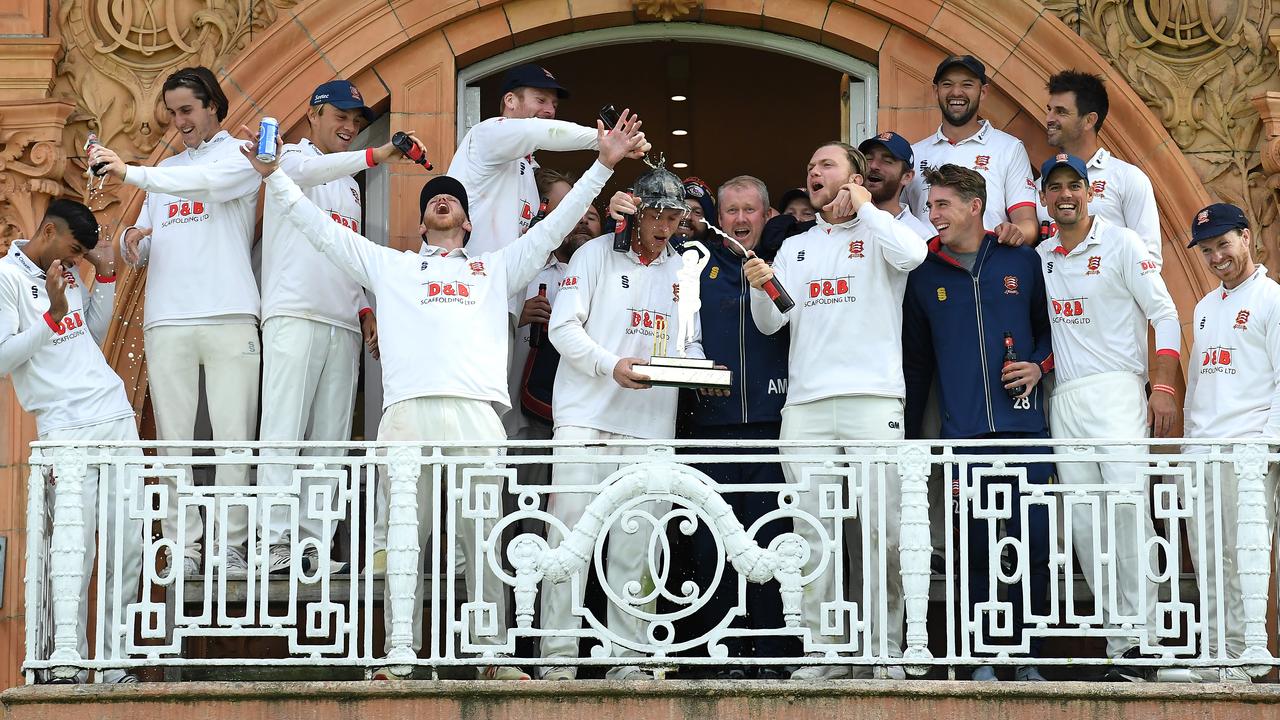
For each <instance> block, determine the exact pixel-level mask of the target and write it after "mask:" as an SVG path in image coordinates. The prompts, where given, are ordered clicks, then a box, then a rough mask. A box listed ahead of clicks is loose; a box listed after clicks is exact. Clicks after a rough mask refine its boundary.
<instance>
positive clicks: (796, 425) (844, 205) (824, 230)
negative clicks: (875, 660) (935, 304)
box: [746, 142, 928, 680]
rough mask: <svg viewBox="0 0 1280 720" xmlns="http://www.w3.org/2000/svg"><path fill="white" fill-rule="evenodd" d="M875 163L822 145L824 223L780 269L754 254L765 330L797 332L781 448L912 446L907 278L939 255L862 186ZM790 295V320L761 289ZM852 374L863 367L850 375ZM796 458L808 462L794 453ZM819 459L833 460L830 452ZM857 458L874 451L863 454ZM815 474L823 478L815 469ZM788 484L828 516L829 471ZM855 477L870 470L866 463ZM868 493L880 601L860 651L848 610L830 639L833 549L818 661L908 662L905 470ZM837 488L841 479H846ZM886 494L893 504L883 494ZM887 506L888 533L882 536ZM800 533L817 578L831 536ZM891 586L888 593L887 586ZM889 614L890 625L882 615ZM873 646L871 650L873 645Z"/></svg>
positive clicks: (800, 525) (813, 644) (808, 598)
mask: <svg viewBox="0 0 1280 720" xmlns="http://www.w3.org/2000/svg"><path fill="white" fill-rule="evenodd" d="M866 173H867V167H866V159H865V158H864V157H863V155H862V153H861V152H859V151H858V150H857V149H856V148H853V147H851V146H849V145H847V144H845V143H840V142H829V143H826V144H824V145H822V146H821V147H819V148H818V149H817V150H816V151H815V152H814V153H813V157H812V159H811V160H810V161H809V165H808V190H809V199H810V200H811V201H812V202H813V204H814V206H815V207H818V208H820V210H819V215H818V219H817V224H816V225H815V226H814V227H812V228H810V229H809V230H808V231H806V232H805V233H803V234H801V235H795V236H792V237H790V238H787V240H786V242H785V243H783V245H782V248H781V250H779V251H778V256H777V258H776V259H775V261H774V264H773V267H772V268H771V267H770V266H769V265H768V264H767V263H765V261H764V260H762V259H761V258H758V257H755V258H752V259H751V260H749V261H748V262H747V264H746V273H747V280H748V282H749V283H750V284H751V287H752V291H751V315H752V318H753V320H754V321H755V324H756V327H757V328H759V329H760V331H761V332H763V333H765V334H773V333H775V332H778V331H779V330H781V329H782V328H783V327H784V326H786V325H790V329H791V347H790V351H789V354H788V365H789V368H788V382H787V401H786V404H785V405H784V406H783V408H782V429H781V433H782V434H781V439H782V440H812V441H815V442H824V443H829V442H830V441H833V440H835V441H843V440H849V441H878V440H901V439H902V421H903V414H902V410H903V406H902V402H903V396H904V393H905V387H904V384H903V379H902V298H903V293H904V291H905V290H906V285H907V273H908V272H910V271H911V270H912V269H914V268H915V267H916V266H918V265H919V264H920V263H921V262H923V261H924V259H925V256H926V255H927V254H928V248H927V247H926V245H925V242H924V240H922V239H921V238H920V236H919V235H917V234H916V233H914V232H912V231H911V229H910V228H908V227H907V226H906V225H904V224H902V223H900V222H898V221H897V220H895V219H894V218H893V216H892V215H890V214H889V213H887V212H885V211H884V210H881V209H880V208H877V207H876V206H875V204H874V203H872V202H871V193H870V192H868V191H867V189H866V188H865V187H863V184H862V183H863V182H864V178H865V177H866ZM775 276H776V277H777V278H778V281H779V282H781V283H782V285H783V286H784V287H785V288H786V290H787V292H788V293H789V294H790V295H791V297H792V298H794V299H795V302H796V305H795V307H794V308H792V309H791V311H790V312H788V313H785V314H784V313H782V312H779V311H778V309H777V307H775V306H774V304H773V302H772V301H771V300H769V297H768V296H767V295H766V294H765V292H764V291H763V290H761V287H762V286H763V285H764V283H765V282H766V281H768V280H769V279H770V278H772V277H775ZM850 368H856V369H857V370H856V372H851V371H850ZM784 452H785V453H788V454H795V453H803V452H804V450H803V449H796V448H790V449H787V450H784ZM816 452H820V453H830V452H833V451H832V450H831V449H828V448H826V447H820V448H816ZM857 452H858V453H865V452H868V450H864V449H859V450H857ZM806 470H809V471H812V472H806ZM783 472H784V473H785V474H786V477H787V482H789V483H793V484H796V485H798V486H799V488H798V492H797V495H798V499H797V506H798V507H799V509H800V510H802V511H804V512H806V513H808V514H810V515H812V516H813V517H814V518H819V517H820V511H821V506H822V504H823V503H822V502H821V495H822V493H821V492H820V486H821V485H824V484H831V483H832V482H833V476H832V475H831V474H830V472H831V471H824V470H822V469H821V465H807V464H803V463H788V464H787V465H785V466H784V467H783ZM849 472H855V473H856V472H860V471H859V470H858V469H857V468H856V466H855V468H851V469H850V470H849ZM863 480H865V481H866V482H865V484H864V485H863V487H865V488H867V490H866V492H865V494H864V495H863V496H862V497H860V498H858V500H859V501H860V502H859V506H860V508H861V509H860V511H859V513H858V515H859V517H863V518H870V520H869V522H870V523H871V525H872V527H870V528H869V536H870V538H871V543H870V546H869V547H867V548H866V553H867V554H866V555H865V556H866V557H868V558H872V561H871V563H872V564H870V565H868V566H867V567H865V568H864V573H865V574H866V575H867V576H868V578H869V579H870V588H871V594H870V597H869V598H864V602H863V603H861V604H860V605H859V607H860V608H861V609H862V617H861V618H857V620H860V621H862V622H864V623H865V626H866V627H867V631H866V632H865V633H862V634H861V636H860V637H856V638H854V640H853V642H849V641H848V640H849V639H848V638H847V637H845V631H844V628H847V627H848V626H849V623H850V622H853V621H854V620H855V619H854V618H849V617H847V616H846V615H845V613H844V611H843V610H837V611H836V612H837V615H839V617H840V618H841V620H840V622H838V623H837V625H836V626H837V627H838V628H839V630H838V631H837V632H835V633H832V634H829V635H828V634H822V632H821V627H822V626H823V625H826V624H827V623H824V622H821V620H822V617H823V615H824V606H826V607H827V608H830V607H831V604H832V603H838V602H841V601H842V600H843V597H844V592H843V588H842V587H841V582H840V580H841V577H842V575H843V572H842V569H840V568H837V567H836V566H838V565H840V563H839V560H840V559H841V558H842V557H843V553H842V552H841V551H840V549H839V548H833V553H834V555H833V556H831V557H828V558H827V560H828V564H827V570H826V571H825V572H824V573H823V574H822V575H821V576H819V577H818V578H816V579H815V580H814V582H812V583H810V585H809V586H808V587H807V588H806V590H805V593H804V600H803V612H804V624H805V627H806V628H807V629H808V630H809V634H808V638H807V640H806V646H807V648H808V649H809V650H810V651H811V653H812V654H814V655H822V654H824V652H823V651H844V652H861V651H863V650H864V649H867V650H869V651H870V654H871V655H873V656H876V657H880V658H884V657H893V656H900V655H901V654H902V648H901V647H900V646H899V641H898V638H900V637H901V635H900V633H901V627H902V621H903V605H902V575H901V572H899V571H898V567H897V566H898V524H899V521H900V519H901V507H900V505H899V503H898V493H897V473H896V472H895V471H894V469H893V467H892V465H889V466H886V467H885V472H884V485H885V487H884V488H883V491H882V490H881V488H880V487H879V483H878V482H877V478H874V477H867V478H863ZM835 481H836V482H838V481H839V480H835ZM882 492H883V493H884V494H883V495H882V494H881V493H882ZM881 504H883V511H884V518H885V520H884V526H883V527H880V523H881V520H880V507H879V506H880V505H881ZM818 522H822V523H823V524H824V525H825V526H826V532H825V535H826V537H829V538H830V537H835V533H834V528H833V527H832V522H831V520H830V519H825V520H818ZM795 532H796V533H798V534H800V535H801V536H802V537H804V538H805V540H806V541H807V542H808V544H809V547H810V548H811V549H812V550H813V553H812V555H810V557H809V560H808V562H807V563H806V564H805V569H804V571H805V572H806V573H811V572H813V571H814V570H815V568H817V567H818V564H819V563H820V562H821V561H822V560H823V558H822V550H821V548H822V537H823V536H822V535H820V534H819V533H818V531H817V530H816V529H815V528H814V527H813V526H812V525H810V523H808V522H801V521H798V520H797V521H796V522H795ZM882 547H883V549H884V553H885V556H886V560H887V567H886V569H885V574H884V575H883V576H882V575H881V573H880V572H879V569H878V558H879V554H880V548H882ZM881 577H884V578H885V579H886V580H887V586H882V585H881V583H880V579H881ZM881 608H885V611H886V613H887V615H888V624H889V626H888V627H883V626H882V624H881V623H879V622H878V621H876V620H873V618H877V619H878V618H879V613H880V609H881ZM868 643H870V647H869V648H868V647H867V644H868ZM850 672H851V668H850V667H849V666H847V665H818V666H810V667H804V668H801V669H799V670H797V671H796V672H794V673H792V676H791V677H792V678H797V679H806V680H820V679H828V678H836V677H846V676H848V675H849V673H850ZM888 672H889V673H890V675H891V676H892V677H898V678H901V677H905V674H904V673H903V671H902V668H901V667H900V666H896V667H892V668H890V669H889V670H888Z"/></svg>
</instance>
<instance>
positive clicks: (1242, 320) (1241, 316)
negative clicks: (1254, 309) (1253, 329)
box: [1234, 310, 1249, 330]
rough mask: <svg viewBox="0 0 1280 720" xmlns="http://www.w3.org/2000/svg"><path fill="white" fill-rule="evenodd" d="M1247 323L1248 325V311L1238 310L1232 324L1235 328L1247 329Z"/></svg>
mask: <svg viewBox="0 0 1280 720" xmlns="http://www.w3.org/2000/svg"><path fill="white" fill-rule="evenodd" d="M1248 325H1249V311H1248V310H1241V311H1240V312H1238V313H1236V324H1235V326H1234V327H1235V329H1236V330H1248V329H1249V328H1248Z"/></svg>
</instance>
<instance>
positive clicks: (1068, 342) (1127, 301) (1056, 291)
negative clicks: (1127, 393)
mask: <svg viewBox="0 0 1280 720" xmlns="http://www.w3.org/2000/svg"><path fill="white" fill-rule="evenodd" d="M1036 252H1038V253H1040V262H1041V266H1042V267H1043V269H1044V290H1045V295H1046V297H1047V298H1048V301H1049V327H1050V331H1051V332H1052V336H1053V358H1054V371H1055V373H1056V374H1057V378H1058V382H1059V383H1064V382H1067V381H1070V380H1076V379H1079V378H1083V377H1089V376H1090V375H1096V374H1098V373H1105V372H1121V371H1123V372H1131V373H1133V374H1135V375H1139V376H1141V377H1142V378H1143V379H1144V380H1145V379H1146V377H1147V323H1148V322H1150V323H1151V325H1152V326H1153V327H1154V328H1155V331H1156V351H1157V352H1158V353H1159V352H1171V353H1173V354H1178V352H1179V348H1180V347H1181V339H1180V335H1181V331H1180V329H1179V327H1178V311H1177V309H1176V308H1175V307H1174V304H1173V299H1172V298H1171V297H1169V289H1168V288H1167V287H1165V284H1164V279H1163V278H1161V277H1160V264H1159V263H1157V262H1156V259H1155V258H1153V257H1151V253H1149V252H1147V248H1146V245H1144V244H1143V243H1142V239H1141V238H1139V237H1138V235H1137V233H1135V232H1134V231H1132V230H1130V229H1128V228H1124V227H1121V226H1119V225H1113V224H1111V223H1109V222H1107V221H1106V220H1105V219H1103V218H1100V217H1095V218H1093V224H1092V225H1091V226H1090V228H1089V234H1088V235H1087V236H1086V237H1085V239H1084V240H1082V241H1081V242H1080V244H1079V245H1077V246H1076V247H1075V249H1074V250H1072V251H1071V252H1070V253H1068V252H1066V250H1064V249H1063V247H1062V243H1061V241H1060V240H1059V237H1058V236H1057V235H1054V236H1053V237H1052V238H1049V239H1048V240H1046V241H1044V242H1042V243H1040V246H1039V247H1037V248H1036Z"/></svg>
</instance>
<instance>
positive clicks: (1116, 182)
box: [1036, 147, 1163, 265]
mask: <svg viewBox="0 0 1280 720" xmlns="http://www.w3.org/2000/svg"><path fill="white" fill-rule="evenodd" d="M1085 166H1086V167H1087V168H1088V170H1089V185H1090V187H1091V188H1092V189H1093V199H1092V200H1090V201H1089V214H1090V215H1093V216H1095V217H1100V218H1106V220H1107V221H1108V222H1110V223H1111V224H1112V225H1119V226H1120V227H1127V228H1129V229H1130V230H1132V231H1134V232H1136V233H1138V237H1140V238H1142V242H1143V244H1144V245H1146V246H1147V252H1149V253H1151V255H1152V257H1154V258H1155V260H1156V262H1157V263H1160V264H1161V265H1163V261H1162V259H1161V258H1162V253H1161V250H1162V247H1161V245H1162V241H1161V239H1160V210H1159V208H1157V207H1156V193H1155V190H1153V189H1152V187H1151V180H1150V179H1149V178H1148V177H1147V174H1146V173H1144V172H1142V171H1141V170H1139V169H1138V167H1137V166H1136V165H1131V164H1129V163H1127V162H1125V161H1123V160H1121V159H1120V158H1118V157H1116V156H1114V155H1112V154H1111V153H1109V152H1107V149H1106V148H1101V147H1100V148H1098V151H1097V152H1095V153H1094V154H1093V157H1091V158H1089V161H1088V162H1087V163H1085ZM1041 180H1043V178H1040V179H1037V180H1036V195H1037V197H1036V200H1037V201H1036V213H1037V214H1038V215H1039V217H1040V221H1041V222H1049V223H1052V222H1053V218H1051V217H1049V210H1048V209H1047V208H1046V207H1045V206H1044V205H1041V204H1040V202H1039V191H1040V189H1041V184H1040V183H1041ZM1056 232H1057V228H1056V227H1051V228H1050V230H1049V234H1050V235H1052V234H1054V233H1056Z"/></svg>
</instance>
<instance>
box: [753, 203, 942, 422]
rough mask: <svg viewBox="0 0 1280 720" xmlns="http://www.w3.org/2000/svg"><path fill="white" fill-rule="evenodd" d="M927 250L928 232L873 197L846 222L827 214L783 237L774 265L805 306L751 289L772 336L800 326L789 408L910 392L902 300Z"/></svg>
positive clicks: (791, 357) (794, 337)
mask: <svg viewBox="0 0 1280 720" xmlns="http://www.w3.org/2000/svg"><path fill="white" fill-rule="evenodd" d="M928 254H929V248H928V245H926V244H925V241H924V239H923V238H921V237H920V236H919V235H917V234H916V233H914V232H912V231H911V230H910V229H909V228H908V227H907V226H906V225H905V224H903V223H900V222H897V221H895V220H894V218H893V216H892V215H890V214H889V213H887V212H885V211H884V210H881V209H880V208H877V207H875V206H874V205H872V204H871V203H865V204H863V206H862V207H861V208H859V210H858V214H857V215H856V216H855V217H854V218H853V219H852V220H849V221H847V222H843V223H840V224H839V225H832V224H830V223H828V222H827V221H826V220H824V219H823V217H822V214H821V213H819V214H818V218H817V223H816V224H815V225H814V226H813V227H812V228H809V230H808V231H807V232H805V233H802V234H800V235H793V236H791V237H789V238H787V239H786V241H785V242H783V244H782V247H781V248H780V249H779V250H778V255H777V257H776V258H775V259H774V262H773V272H774V276H775V277H776V278H777V279H778V281H779V282H781V283H782V286H783V287H784V288H786V291H787V293H788V294H790V295H791V299H792V300H794V301H795V304H796V305H795V307H793V308H792V309H791V310H790V312H787V313H782V312H779V311H778V308H777V307H776V306H775V305H774V304H773V301H771V300H770V299H769V297H768V296H767V295H766V294H765V293H764V291H763V290H757V289H755V288H752V289H751V317H752V319H753V320H754V321H755V324H756V327H757V328H758V329H759V330H760V332H762V333H764V334H766V335H772V334H773V333H775V332H777V331H778V330H780V329H781V328H782V326H783V325H790V326H791V347H790V350H789V353H788V359H787V363H788V379H787V403H786V407H790V406H792V405H799V404H801V403H807V402H812V401H814V400H822V399H824V398H829V397H839V396H844V395H881V396H885V397H896V398H901V397H904V396H905V394H906V385H905V383H904V382H903V378H902V297H903V294H904V293H905V292H906V289H907V273H909V272H911V270H913V269H915V268H916V267H917V266H918V265H919V264H920V263H922V262H924V259H925V257H926V256H927V255H928Z"/></svg>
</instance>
